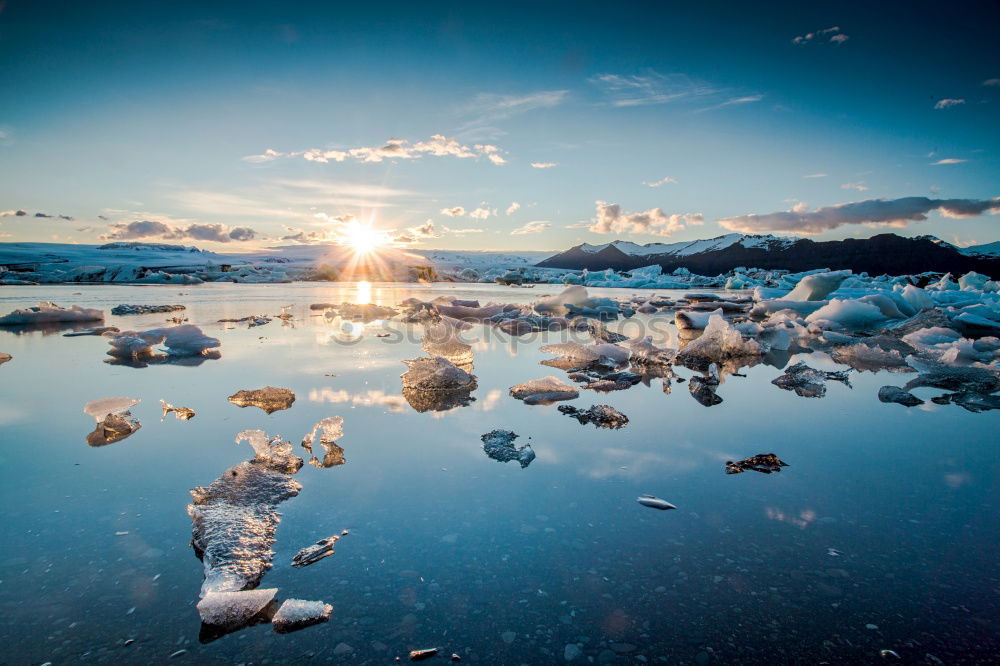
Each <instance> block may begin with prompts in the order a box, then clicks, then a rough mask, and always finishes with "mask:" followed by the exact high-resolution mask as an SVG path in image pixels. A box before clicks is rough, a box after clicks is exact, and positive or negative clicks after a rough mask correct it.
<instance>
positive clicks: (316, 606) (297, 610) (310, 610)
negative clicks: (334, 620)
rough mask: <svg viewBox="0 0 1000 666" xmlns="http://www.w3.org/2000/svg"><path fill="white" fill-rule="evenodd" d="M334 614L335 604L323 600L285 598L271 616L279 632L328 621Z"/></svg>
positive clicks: (275, 628)
mask: <svg viewBox="0 0 1000 666" xmlns="http://www.w3.org/2000/svg"><path fill="white" fill-rule="evenodd" d="M332 614H333V606H331V605H330V604H328V603H324V602H322V601H305V600H303V599H285V601H284V603H282V604H281V607H280V608H279V609H278V611H277V612H276V613H275V614H274V617H273V618H271V623H272V624H273V625H274V630H275V631H277V632H278V633H288V632H290V631H298V630H299V629H305V628H306V627H310V626H312V625H314V624H319V623H320V622H326V621H327V620H329V619H330V615H332Z"/></svg>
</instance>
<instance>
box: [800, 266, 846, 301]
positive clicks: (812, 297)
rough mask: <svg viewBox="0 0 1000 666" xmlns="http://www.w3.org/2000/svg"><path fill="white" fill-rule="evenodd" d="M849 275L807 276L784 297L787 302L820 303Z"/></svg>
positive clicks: (835, 273) (817, 274)
mask: <svg viewBox="0 0 1000 666" xmlns="http://www.w3.org/2000/svg"><path fill="white" fill-rule="evenodd" d="M850 275H851V271H830V272H828V273H814V274H813V275H807V276H805V277H804V278H802V279H801V280H799V283H798V284H797V285H795V288H794V289H792V291H791V292H790V293H789V294H788V295H787V296H785V297H784V298H785V300H789V301H822V300H826V297H827V296H829V295H830V294H831V293H832V292H833V291H834V290H836V289H837V287H839V286H840V283H841V282H843V281H844V280H846V279H847V278H848V277H849V276H850Z"/></svg>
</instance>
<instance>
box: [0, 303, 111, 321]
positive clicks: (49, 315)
mask: <svg viewBox="0 0 1000 666" xmlns="http://www.w3.org/2000/svg"><path fill="white" fill-rule="evenodd" d="M103 320H104V313H103V312H102V311H100V310H94V309H91V308H81V307H80V306H79V305H73V306H70V307H68V308H64V307H60V306H58V305H56V304H55V303H50V302H49V301H42V302H40V303H39V304H38V305H35V306H33V307H30V308H24V309H21V310H14V311H13V312H11V313H8V314H5V315H4V316H2V317H0V326H26V325H36V324H55V323H61V322H83V321H103Z"/></svg>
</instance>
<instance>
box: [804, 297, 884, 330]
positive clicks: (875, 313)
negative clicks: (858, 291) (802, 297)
mask: <svg viewBox="0 0 1000 666" xmlns="http://www.w3.org/2000/svg"><path fill="white" fill-rule="evenodd" d="M885 320H886V316H885V315H884V314H883V313H882V310H881V309H879V308H878V307H877V306H875V305H872V304H871V303H867V302H865V301H863V300H861V299H839V298H834V299H833V300H831V301H830V302H829V303H827V304H826V305H824V306H823V307H821V308H820V309H818V310H816V311H815V312H813V313H812V314H810V315H807V316H806V322H808V323H810V324H813V325H815V326H818V327H819V328H821V329H830V328H834V329H842V328H846V329H852V330H857V329H867V328H871V327H873V326H875V325H877V324H882V323H883V322H884V321H885Z"/></svg>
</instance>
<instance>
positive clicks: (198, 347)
mask: <svg viewBox="0 0 1000 666" xmlns="http://www.w3.org/2000/svg"><path fill="white" fill-rule="evenodd" d="M106 337H109V338H110V339H109V340H108V344H110V345H111V349H109V350H108V355H109V356H112V357H114V358H115V359H116V360H115V361H109V362H112V363H113V362H125V363H128V362H129V361H134V362H141V364H140V367H144V365H145V363H147V362H148V363H163V362H191V361H193V362H195V363H197V362H198V360H199V359H200V360H204V359H206V358H219V352H218V351H215V350H214V348H215V347H218V346H219V345H221V344H222V343H221V342H219V340H218V339H216V338H212V337H209V336H207V335H205V334H204V333H203V332H202V330H201V329H200V328H198V327H197V326H195V325H193V324H183V325H181V326H168V327H166V328H155V329H151V330H149V331H141V332H139V331H123V332H121V333H118V334H117V335H115V334H110V335H109V334H106ZM160 343H162V344H163V345H164V346H165V347H166V354H165V355H163V354H156V353H155V352H154V351H153V348H152V346H153V345H155V344H160Z"/></svg>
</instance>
